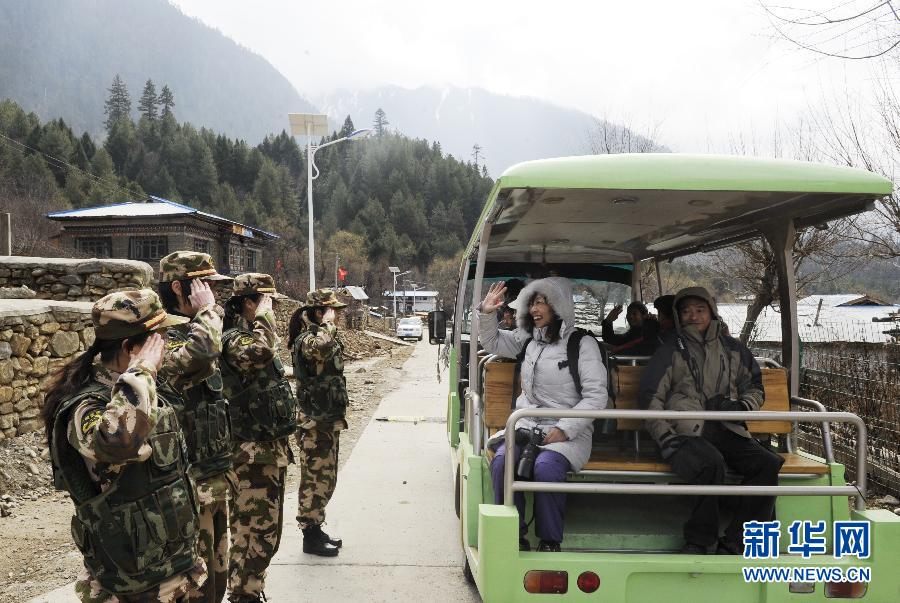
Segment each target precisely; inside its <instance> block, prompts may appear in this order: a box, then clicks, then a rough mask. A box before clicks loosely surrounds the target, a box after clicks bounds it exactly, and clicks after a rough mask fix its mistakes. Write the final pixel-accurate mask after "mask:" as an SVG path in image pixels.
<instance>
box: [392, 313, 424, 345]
mask: <svg viewBox="0 0 900 603" xmlns="http://www.w3.org/2000/svg"><path fill="white" fill-rule="evenodd" d="M397 337H398V338H399V339H418V340H419V341H422V321H421V320H419V319H418V318H416V317H415V316H413V317H411V318H401V319H400V322H398V323H397Z"/></svg>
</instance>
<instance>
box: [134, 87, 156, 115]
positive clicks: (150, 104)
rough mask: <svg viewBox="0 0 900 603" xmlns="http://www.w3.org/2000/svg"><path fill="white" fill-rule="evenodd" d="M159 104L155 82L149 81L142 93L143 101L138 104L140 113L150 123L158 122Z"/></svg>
mask: <svg viewBox="0 0 900 603" xmlns="http://www.w3.org/2000/svg"><path fill="white" fill-rule="evenodd" d="M157 103H159V98H157V96H156V86H154V85H153V80H147V83H146V84H144V91H143V92H142V93H141V100H140V101H139V102H138V112H139V113H140V114H141V115H142V116H144V117H146V118H147V119H148V120H149V121H156V117H157Z"/></svg>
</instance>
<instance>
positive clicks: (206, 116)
mask: <svg viewBox="0 0 900 603" xmlns="http://www.w3.org/2000/svg"><path fill="white" fill-rule="evenodd" d="M116 73H118V74H119V75H120V76H121V77H122V79H123V80H124V81H125V83H126V84H127V86H128V91H129V93H130V94H131V99H132V108H133V111H135V114H136V110H137V101H138V99H139V98H140V95H141V91H142V89H143V87H144V83H145V82H146V81H147V79H152V80H153V81H154V83H155V84H156V90H157V92H159V90H160V89H161V88H162V86H163V84H167V85H168V86H169V88H170V89H171V90H172V92H173V93H174V94H175V113H176V115H177V116H178V118H179V119H180V120H186V121H189V122H191V123H193V124H196V125H197V126H207V127H210V128H212V129H215V130H217V131H222V132H224V133H226V134H228V135H231V136H236V137H241V138H245V139H248V140H251V141H258V140H261V139H262V138H263V137H264V136H265V135H266V134H268V133H270V132H280V131H281V130H282V129H284V128H286V127H287V113H288V112H290V111H311V110H313V109H312V105H311V104H310V103H309V102H308V101H306V100H304V99H303V98H302V97H301V96H300V95H299V94H298V92H297V91H296V90H295V89H294V87H293V86H292V85H291V84H290V82H288V81H287V80H286V79H285V78H284V76H282V75H281V73H279V72H278V71H277V70H276V69H275V68H274V67H273V66H272V65H271V64H269V63H268V61H266V60H265V59H263V58H262V57H261V56H259V55H257V54H254V53H253V52H251V51H250V50H247V49H246V48H243V47H241V46H239V45H238V44H236V43H235V42H234V41H232V40H231V39H229V38H227V37H225V36H224V35H223V34H221V33H220V32H218V31H217V30H214V29H211V28H210V27H207V26H206V25H204V24H202V23H201V22H200V21H197V20H195V19H192V18H190V17H187V16H185V15H184V14H183V13H181V12H180V11H179V10H178V9H177V8H175V7H174V6H171V5H170V4H169V3H168V2H166V1H165V0H28V1H21V0H0V98H11V99H13V100H15V101H16V102H18V103H19V104H20V105H22V106H23V107H25V109H26V110H29V111H34V112H36V113H37V114H38V115H39V116H40V117H42V118H44V119H50V118H56V117H62V118H63V119H64V120H65V121H66V122H67V123H68V124H69V125H70V126H72V127H73V128H74V129H75V130H76V131H82V130H87V131H89V132H91V133H93V134H98V133H100V132H102V131H103V120H104V115H103V102H104V100H105V99H106V96H107V89H108V88H109V86H110V83H111V82H112V79H113V76H115V75H116Z"/></svg>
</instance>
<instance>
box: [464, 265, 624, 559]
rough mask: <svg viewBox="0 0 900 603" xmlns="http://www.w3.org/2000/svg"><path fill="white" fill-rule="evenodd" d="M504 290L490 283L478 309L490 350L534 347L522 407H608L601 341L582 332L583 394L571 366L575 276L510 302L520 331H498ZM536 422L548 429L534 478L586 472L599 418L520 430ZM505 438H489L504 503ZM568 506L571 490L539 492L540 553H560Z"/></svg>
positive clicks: (497, 491)
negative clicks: (569, 349) (568, 350)
mask: <svg viewBox="0 0 900 603" xmlns="http://www.w3.org/2000/svg"><path fill="white" fill-rule="evenodd" d="M505 293H506V287H505V285H504V283H503V282H498V283H494V284H493V285H491V287H490V289H489V290H488V292H487V295H485V297H484V300H483V301H482V302H481V305H480V307H479V309H478V317H479V320H478V325H479V328H478V337H479V341H480V343H481V345H482V347H483V348H484V349H485V350H486V351H488V352H489V353H491V354H499V355H500V356H505V357H507V358H515V357H517V356H518V355H519V353H520V352H521V351H522V348H523V347H525V346H526V345H527V348H526V349H525V356H524V359H523V360H522V367H521V375H522V393H521V394H520V395H519V397H518V399H517V400H516V408H517V409H519V408H556V409H573V408H574V409H578V410H581V409H584V410H600V409H603V408H606V403H607V389H606V380H607V375H606V369H605V367H604V364H603V360H602V356H601V354H600V348H599V345H598V344H597V342H596V340H595V339H594V338H592V337H583V338H582V339H581V343H580V348H579V359H578V373H579V376H580V381H581V394H580V395H579V393H578V388H577V387H576V384H575V381H574V379H573V378H572V375H571V373H570V371H569V368H568V364H567V362H568V358H567V355H566V345H567V342H568V340H569V337H570V336H571V335H572V333H573V332H574V331H575V325H574V321H575V306H574V303H573V301H572V283H571V281H569V280H568V279H566V278H561V277H550V278H544V279H540V280H536V281H533V282H531V283H530V284H528V285H527V286H526V287H525V288H524V289H523V290H522V292H521V293H520V294H519V296H518V297H517V298H516V300H515V301H514V302H513V303H512V304H510V306H511V307H513V308H514V309H515V310H517V312H518V325H519V326H518V328H517V329H516V330H514V331H501V330H499V329H498V326H497V320H496V317H495V316H494V313H495V312H496V311H497V309H498V308H500V307H501V306H502V305H503V301H504V294H505ZM529 337H530V338H531V341H530V342H529ZM534 426H537V427H538V428H539V429H540V430H541V431H542V432H543V442H542V445H541V446H540V447H539V450H538V454H537V457H536V459H535V462H534V477H533V479H534V481H541V482H561V481H565V479H566V474H567V473H568V472H569V471H580V470H581V468H582V467H584V464H585V463H586V462H587V460H588V459H589V458H590V455H591V442H592V434H593V420H592V419H586V418H585V419H558V418H544V419H540V420H537V421H536V420H534V419H531V418H526V419H522V420H520V421H519V422H518V424H517V425H516V428H517V429H527V430H528V431H531V430H532V428H533V427H534ZM502 442H503V432H502V431H501V432H498V433H497V434H495V435H494V436H493V437H492V438H491V439H490V440H489V441H488V446H490V447H491V448H494V449H496V455H495V456H494V459H493V461H492V462H491V477H492V481H493V485H494V501H495V502H496V503H497V504H501V503H502V502H503V469H504V460H505V457H506V447H505V445H504V444H503V443H502ZM521 453H522V447H521V446H519V445H516V450H515V451H514V455H515V465H518V462H519V458H520V456H521ZM515 502H516V507H517V508H518V510H519V548H520V549H521V550H526V551H527V550H530V543H529V542H528V540H527V538H526V534H527V526H526V524H525V517H524V515H525V497H524V495H523V494H522V493H521V492H519V493H516V496H515ZM565 506H566V495H565V494H564V493H549V492H548V493H543V492H535V493H534V509H535V510H534V515H535V532H536V533H537V535H538V538H540V544H539V546H538V550H539V551H559V550H560V543H561V542H562V539H563V526H564V521H565Z"/></svg>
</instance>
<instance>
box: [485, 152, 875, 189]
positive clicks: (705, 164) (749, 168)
mask: <svg viewBox="0 0 900 603" xmlns="http://www.w3.org/2000/svg"><path fill="white" fill-rule="evenodd" d="M500 185H501V187H502V188H518V187H531V188H535V187H537V188H601V189H621V190H673V191H766V192H774V191H779V192H804V193H812V192H823V193H869V194H872V195H877V196H881V195H889V194H890V193H891V191H892V190H893V185H892V184H891V181H890V180H887V179H886V178H883V177H881V176H879V175H877V174H873V173H872V172H868V171H865V170H861V169H857V168H850V167H844V166H836V165H824V164H819V163H809V162H806V161H793V160H787V159H761V158H758V157H735V156H728V155H688V154H679V153H631V154H618V155H583V156H578V157H559V158H556V159H540V160H537V161H526V162H523V163H519V164H516V165H514V166H512V167H510V168H509V169H507V170H506V171H505V172H503V175H502V176H500Z"/></svg>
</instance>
